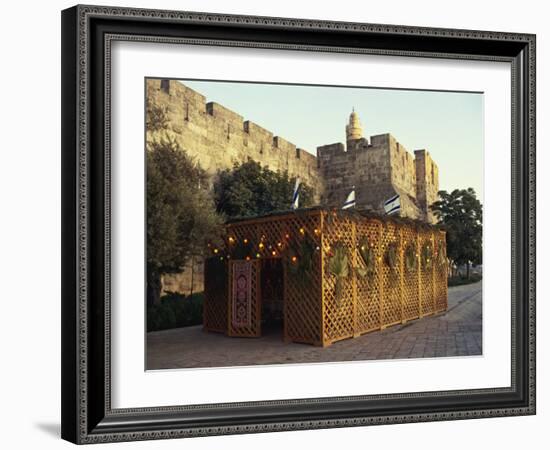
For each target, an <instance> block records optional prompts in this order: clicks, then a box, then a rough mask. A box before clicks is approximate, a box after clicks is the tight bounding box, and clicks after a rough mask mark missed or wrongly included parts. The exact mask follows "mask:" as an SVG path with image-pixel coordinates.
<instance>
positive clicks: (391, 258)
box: [384, 242, 397, 270]
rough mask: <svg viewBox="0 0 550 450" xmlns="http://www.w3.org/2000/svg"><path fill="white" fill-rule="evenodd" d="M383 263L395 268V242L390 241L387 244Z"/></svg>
mask: <svg viewBox="0 0 550 450" xmlns="http://www.w3.org/2000/svg"><path fill="white" fill-rule="evenodd" d="M384 259H385V263H386V265H387V266H388V267H389V268H390V269H394V270H395V269H396V268H397V243H396V242H391V243H390V244H389V245H388V248H387V250H386V255H385V258H384Z"/></svg>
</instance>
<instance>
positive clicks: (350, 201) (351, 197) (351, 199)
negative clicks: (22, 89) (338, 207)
mask: <svg viewBox="0 0 550 450" xmlns="http://www.w3.org/2000/svg"><path fill="white" fill-rule="evenodd" d="M348 208H355V186H354V187H353V189H352V190H351V192H350V193H349V194H348V197H347V198H346V201H345V202H344V205H343V206H342V209H348Z"/></svg>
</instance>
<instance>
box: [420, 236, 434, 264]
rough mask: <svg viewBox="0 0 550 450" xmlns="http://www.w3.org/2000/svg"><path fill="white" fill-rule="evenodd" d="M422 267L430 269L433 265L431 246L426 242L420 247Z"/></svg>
mask: <svg viewBox="0 0 550 450" xmlns="http://www.w3.org/2000/svg"><path fill="white" fill-rule="evenodd" d="M421 256H422V267H424V269H430V268H431V267H432V264H433V250H432V246H431V244H429V243H428V242H426V243H425V244H424V246H423V247H422V253H421Z"/></svg>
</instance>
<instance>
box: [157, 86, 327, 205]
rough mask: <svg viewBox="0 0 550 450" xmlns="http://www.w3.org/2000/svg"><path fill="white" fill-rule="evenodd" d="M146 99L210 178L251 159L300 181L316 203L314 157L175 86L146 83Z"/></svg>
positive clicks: (318, 181)
mask: <svg viewBox="0 0 550 450" xmlns="http://www.w3.org/2000/svg"><path fill="white" fill-rule="evenodd" d="M147 99H148V101H149V102H150V103H151V104H154V105H159V106H163V107H165V108H166V113H167V117H168V130H169V132H172V135H173V137H174V139H176V141H178V143H179V144H180V146H181V147H182V148H183V149H185V150H186V151H187V152H188V153H189V155H191V156H192V157H194V158H196V160H197V161H198V162H199V164H200V165H201V167H203V168H204V169H205V170H206V171H207V172H208V173H209V174H210V175H212V176H214V175H215V174H216V172H217V171H218V170H223V169H227V168H231V167H233V166H234V165H235V164H242V163H244V162H246V161H248V160H249V159H252V160H254V161H257V162H259V163H260V164H262V166H267V167H269V168H270V169H271V170H274V171H280V172H284V171H286V172H288V174H289V176H291V177H293V176H300V177H301V179H302V180H303V181H304V182H305V183H307V184H308V185H309V186H311V187H312V188H313V189H314V191H315V194H316V197H317V200H318V199H319V198H320V196H321V194H322V192H323V190H324V186H323V181H322V178H321V177H319V171H318V168H317V158H316V157H315V155H312V154H311V153H309V152H307V151H306V150H304V149H301V148H298V147H296V145H295V144H293V143H292V142H289V141H287V140H286V139H284V138H283V137H281V136H276V135H274V134H273V133H272V132H271V131H269V130H267V129H265V128H263V127H261V126H260V125H258V124H256V123H254V122H252V121H250V120H244V118H243V116H241V115H240V114H238V113H236V112H234V111H232V110H230V109H229V108H226V107H225V106H223V105H220V104H219V103H216V102H207V101H206V97H205V96H203V95H201V94H199V93H198V92H196V91H194V90H193V89H191V88H189V87H188V86H185V85H184V84H183V83H181V82H179V81H175V80H159V79H149V80H147Z"/></svg>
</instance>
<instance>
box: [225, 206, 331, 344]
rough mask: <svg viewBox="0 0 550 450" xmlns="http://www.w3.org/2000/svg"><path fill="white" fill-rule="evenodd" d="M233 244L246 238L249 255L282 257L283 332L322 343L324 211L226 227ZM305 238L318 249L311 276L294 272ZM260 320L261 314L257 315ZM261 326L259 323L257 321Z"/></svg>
mask: <svg viewBox="0 0 550 450" xmlns="http://www.w3.org/2000/svg"><path fill="white" fill-rule="evenodd" d="M227 233H228V240H229V239H231V241H230V242H231V243H230V244H229V245H228V250H229V254H231V247H232V246H237V245H239V243H243V242H244V241H245V240H247V241H248V242H247V247H248V248H249V249H250V250H249V254H248V255H246V256H247V257H249V258H250V259H260V258H282V259H283V267H284V275H283V277H284V280H283V283H284V291H285V293H284V305H283V315H284V318H283V326H284V330H283V334H284V338H285V340H287V341H294V342H303V343H309V344H316V345H320V344H321V290H320V289H321V273H322V271H321V251H320V243H321V215H320V214H319V212H318V211H312V212H307V213H296V214H290V215H285V216H274V217H269V218H263V219H258V220H251V221H243V222H237V223H234V224H230V225H229V226H228V227H227ZM304 240H308V242H309V243H311V245H312V246H313V248H314V249H315V253H314V255H313V257H312V267H311V270H309V271H308V276H303V275H302V274H294V272H293V271H292V270H291V269H292V268H291V267H290V264H293V262H292V261H291V256H296V258H297V261H296V264H299V263H300V262H301V261H300V258H301V256H302V255H300V251H301V246H302V243H303V241H304ZM256 320H257V321H258V323H259V322H260V321H261V318H260V317H259V316H258V317H257V318H256ZM258 327H259V325H258Z"/></svg>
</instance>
